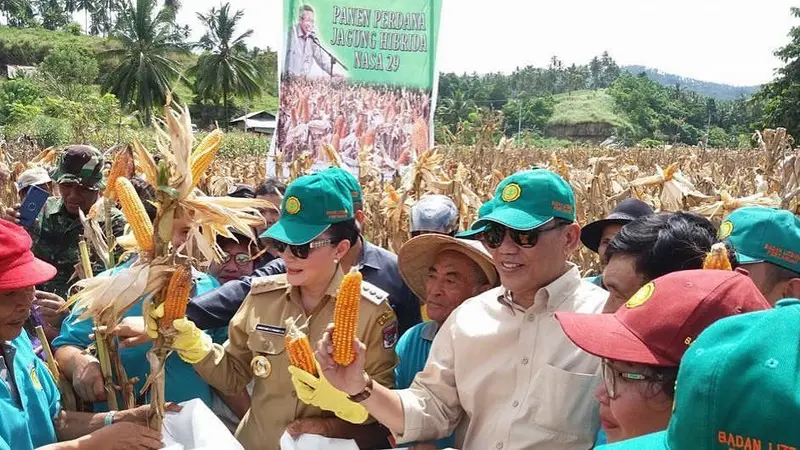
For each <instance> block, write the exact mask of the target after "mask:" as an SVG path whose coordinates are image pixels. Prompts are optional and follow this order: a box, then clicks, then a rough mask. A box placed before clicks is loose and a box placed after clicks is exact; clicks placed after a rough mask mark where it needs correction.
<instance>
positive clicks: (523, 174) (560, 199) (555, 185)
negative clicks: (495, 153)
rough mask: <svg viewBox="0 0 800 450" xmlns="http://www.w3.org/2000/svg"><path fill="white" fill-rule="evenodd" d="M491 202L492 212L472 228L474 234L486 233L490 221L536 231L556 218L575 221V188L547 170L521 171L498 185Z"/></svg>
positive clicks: (476, 222) (477, 221) (518, 228)
mask: <svg viewBox="0 0 800 450" xmlns="http://www.w3.org/2000/svg"><path fill="white" fill-rule="evenodd" d="M492 201H493V202H494V204H493V205H492V206H491V207H489V208H491V211H488V212H487V213H486V214H485V215H484V216H482V217H480V218H478V220H476V221H475V222H474V223H473V224H472V226H471V227H470V231H474V232H476V233H474V234H477V232H480V231H483V229H484V228H485V227H486V225H487V224H488V223H489V222H497V223H499V224H501V225H505V226H507V227H509V228H513V229H515V230H533V229H535V228H539V227H540V226H542V225H544V224H545V223H547V222H549V221H550V220H552V219H553V218H559V219H564V220H568V221H570V222H574V221H575V194H573V192H572V188H571V187H570V186H569V184H567V182H566V181H564V179H563V178H561V177H560V176H558V175H557V174H556V173H554V172H551V171H549V170H547V169H530V170H522V171H520V172H517V173H515V174H513V175H511V176H509V177H507V178H506V179H504V180H503V181H501V182H500V184H499V185H497V189H496V190H495V193H494V199H493V200H492ZM474 234H473V235H474ZM460 237H462V236H460Z"/></svg>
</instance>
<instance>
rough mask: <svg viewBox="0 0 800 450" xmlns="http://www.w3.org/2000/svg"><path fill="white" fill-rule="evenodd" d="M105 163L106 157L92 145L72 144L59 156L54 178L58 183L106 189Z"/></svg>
mask: <svg viewBox="0 0 800 450" xmlns="http://www.w3.org/2000/svg"><path fill="white" fill-rule="evenodd" d="M104 164H105V158H103V154H102V153H100V150H98V149H96V148H94V147H92V146H91V145H70V146H69V147H67V148H66V150H64V152H63V153H61V155H60V156H59V158H58V167H57V168H56V171H55V172H54V173H53V177H52V178H53V180H54V181H55V182H56V183H78V184H80V185H82V186H84V187H86V188H88V189H93V190H99V189H104V188H105V183H104V181H103V165H104Z"/></svg>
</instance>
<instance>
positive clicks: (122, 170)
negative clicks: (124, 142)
mask: <svg viewBox="0 0 800 450" xmlns="http://www.w3.org/2000/svg"><path fill="white" fill-rule="evenodd" d="M135 171H136V167H135V164H134V161H133V150H132V149H131V148H130V147H125V148H124V149H122V150H120V151H118V152H117V154H116V155H115V156H114V162H113V163H112V164H111V170H110V171H109V173H108V184H107V185H106V189H105V191H103V197H105V198H107V199H111V200H113V199H115V198H116V189H115V184H116V182H117V178H119V177H126V178H130V177H132V176H133V174H134V172H135Z"/></svg>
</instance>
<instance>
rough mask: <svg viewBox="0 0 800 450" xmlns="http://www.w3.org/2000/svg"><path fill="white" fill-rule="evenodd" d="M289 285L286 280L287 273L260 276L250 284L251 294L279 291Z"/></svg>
mask: <svg viewBox="0 0 800 450" xmlns="http://www.w3.org/2000/svg"><path fill="white" fill-rule="evenodd" d="M288 286H289V282H288V281H286V274H283V273H281V274H278V275H270V276H267V277H258V278H255V279H254V280H253V283H252V284H251V286H250V293H251V294H263V293H265V292H272V291H277V290H278V289H284V288H286V287H288Z"/></svg>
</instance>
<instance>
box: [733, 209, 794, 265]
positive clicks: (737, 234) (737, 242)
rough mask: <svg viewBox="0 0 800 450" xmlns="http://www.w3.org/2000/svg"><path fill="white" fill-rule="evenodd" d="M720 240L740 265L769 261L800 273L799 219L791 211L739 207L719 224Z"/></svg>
mask: <svg viewBox="0 0 800 450" xmlns="http://www.w3.org/2000/svg"><path fill="white" fill-rule="evenodd" d="M719 238H720V239H728V241H729V242H730V243H731V246H733V248H734V250H736V256H737V259H738V260H739V263H740V264H753V263H759V262H768V263H771V264H775V265H776V266H780V267H783V268H784V269H788V270H791V271H792V272H796V273H800V219H798V218H797V216H795V215H794V214H792V213H791V211H787V210H785V209H777V208H766V207H763V206H746V207H743V208H739V209H737V210H735V211H733V212H732V213H730V214H729V215H728V217H727V218H726V219H725V220H724V221H723V222H722V224H720V227H719Z"/></svg>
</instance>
